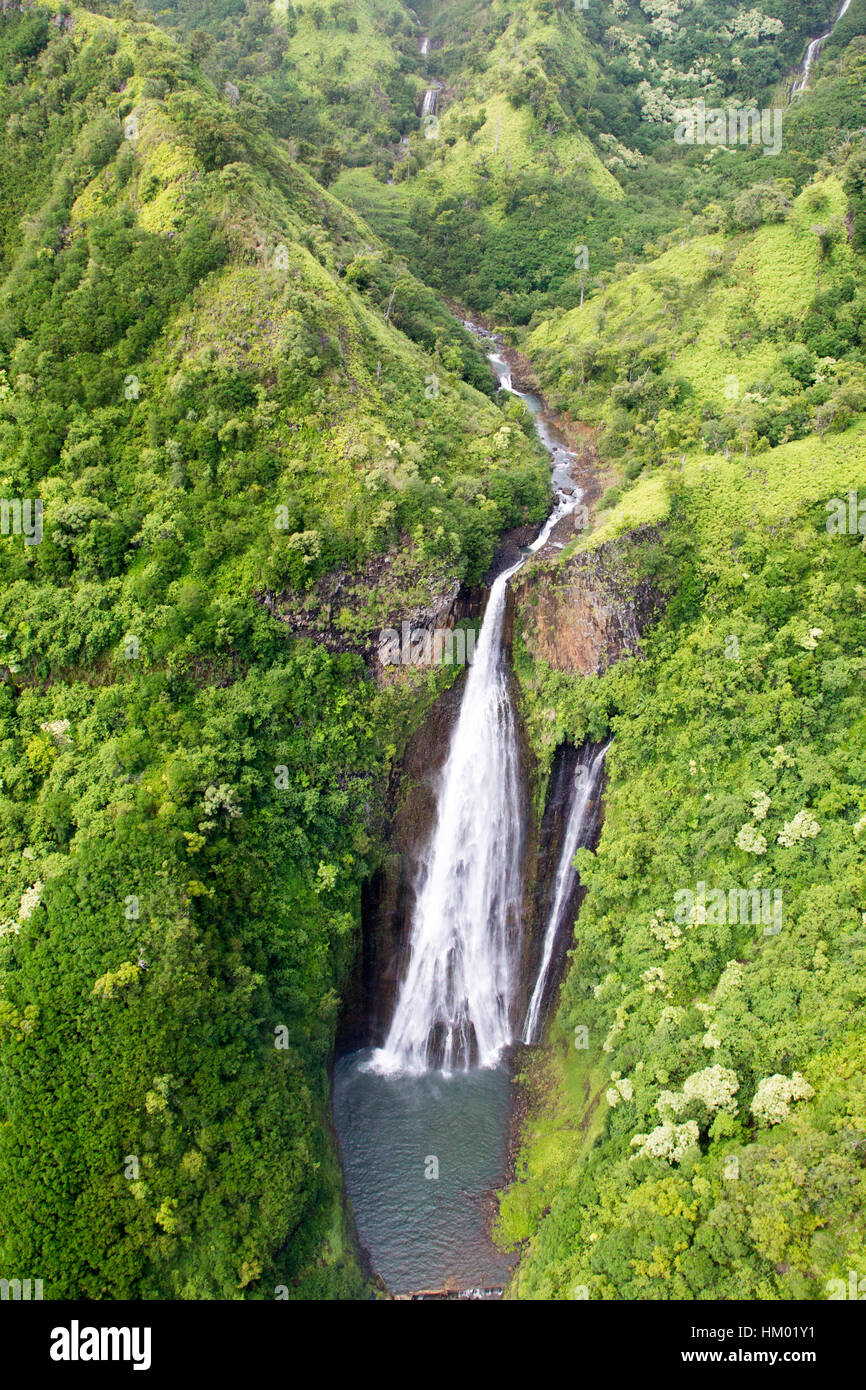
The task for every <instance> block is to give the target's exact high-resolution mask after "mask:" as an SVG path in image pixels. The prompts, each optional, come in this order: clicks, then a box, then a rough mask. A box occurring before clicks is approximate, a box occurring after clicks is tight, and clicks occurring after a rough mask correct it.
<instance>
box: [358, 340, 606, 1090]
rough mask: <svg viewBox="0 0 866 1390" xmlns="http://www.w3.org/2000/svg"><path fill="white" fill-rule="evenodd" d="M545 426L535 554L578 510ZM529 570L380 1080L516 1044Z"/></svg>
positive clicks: (438, 842)
mask: <svg viewBox="0 0 866 1390" xmlns="http://www.w3.org/2000/svg"><path fill="white" fill-rule="evenodd" d="M467 327H469V328H472V329H473V331H475V332H478V330H477V329H475V328H474V325H471V324H467ZM479 336H480V335H479ZM489 341H491V342H492V340H489ZM494 346H495V345H494ZM490 360H491V362H492V363H493V365H494V366H495V368H496V370H497V372H498V375H499V380H500V385H501V387H502V389H504V390H507V391H510V392H512V393H513V394H514V395H519V396H521V398H522V399H523V400H524V401H525V402H526V403H527V404H528V405H529V406H530V408H531V409H532V411H533V414H534V415H536V416H538V414H539V410H538V404H539V403H538V402H536V401H535V400H534V398H533V397H531V396H528V395H524V394H523V393H521V392H517V391H514V388H513V386H512V384H511V375H510V371H509V368H508V365H507V363H506V362H505V361H504V360H503V359H502V358H500V357H499V356H497V354H496V353H495V351H494V352H491V353H490ZM542 425H543V422H542V421H541V420H540V419H537V427H538V428H539V434H540V436H541V438H542V440H543V442H544V443H545V446H546V447H547V448H548V450H549V451H550V453H551V457H552V459H553V462H554V464H555V465H556V467H555V469H554V493H555V506H554V509H553V511H552V513H551V514H550V516H549V517H548V518H547V521H546V522H545V524H544V526H543V527H542V530H541V534H540V535H539V536H538V538H537V540H536V541H535V542H534V544H533V545H532V546H530V547H529V548H528V549H529V550H530V551H534V550H538V549H539V548H540V547H541V546H543V545H544V544H545V543H546V541H547V540H548V538H549V536H550V532H551V531H552V529H553V527H554V526H555V525H556V523H557V522H558V521H559V520H561V518H562V517H563V516H566V515H568V513H569V512H572V511H574V509H575V507H576V506H577V503H578V500H579V494H578V493H576V492H575V491H574V488H573V484H571V479H570V477H569V475H568V469H567V463H566V461H565V460H564V458H563V455H565V456H567V450H564V449H563V447H562V445H561V444H559V443H556V442H554V441H553V439H552V437H551V436H550V434H549V431H548V430H547V429H546V428H543V427H542ZM569 484H571V486H570V488H569ZM523 563H524V560H523V559H521V560H519V561H518V563H517V564H515V565H512V566H511V568H510V569H508V570H506V571H505V572H504V573H503V574H500V575H499V576H498V578H497V579H496V580H495V581H494V583H493V586H492V588H491V591H490V597H489V599H488V601H487V608H486V610H485V613H484V621H483V623H482V627H481V632H480V634H479V638H478V643H477V646H476V650H475V659H474V662H473V664H472V666H471V667H470V669H469V674H468V676H467V679H466V688H465V690H464V692H463V700H462V703H461V706H460V714H459V717H458V720H457V725H456V728H455V730H454V735H453V738H452V741H451V746H450V749H449V752H448V757H447V760H446V763H445V767H444V769H443V772H442V776H441V780H440V785H439V793H438V798H437V816H436V824H435V828H434V831H433V835H432V838H431V841H430V844H429V846H428V848H427V852H426V854H425V856H424V862H423V864H422V869H421V874H420V880H419V883H418V885H417V896H416V904H415V913H414V917H413V920H412V928H411V935H410V954H409V963H408V967H407V970H406V973H405V976H404V979H403V982H402V985H401V987H400V990H399V994H398V998H397V1004H396V1008H395V1011H394V1017H393V1020H392V1022H391V1027H390V1029H389V1031H388V1035H387V1037H386V1039H385V1042H384V1045H383V1046H382V1047H381V1048H379V1049H378V1050H377V1051H376V1052H375V1053H374V1054H373V1056H372V1059H371V1062H370V1066H371V1067H372V1069H374V1070H376V1071H380V1072H386V1073H387V1072H414V1073H420V1072H424V1071H426V1070H428V1069H429V1068H431V1067H439V1068H441V1069H442V1070H443V1071H446V1072H448V1071H453V1070H458V1069H459V1070H466V1069H468V1068H469V1067H470V1066H473V1065H476V1064H477V1065H480V1066H482V1067H485V1066H492V1065H494V1064H495V1062H496V1061H497V1059H498V1058H499V1056H500V1054H501V1053H502V1051H503V1049H504V1048H505V1047H507V1046H508V1044H509V1043H511V1042H512V1041H513V1040H514V1023H515V1020H514V1010H515V1005H516V1000H515V985H516V978H515V977H516V968H515V965H516V961H517V960H518V958H519V954H520V937H521V921H520V905H521V880H520V861H521V849H522V817H521V810H520V789H519V785H518V753H517V736H516V731H515V723H514V714H513V711H512V708H511V698H510V692H509V688H508V671H507V667H506V663H505V656H504V652H503V627H504V620H505V607H506V599H507V586H508V581H509V579H510V578H511V577H512V575H514V574H515V573H516V572H517V570H519V569H520V568H521V566H522V565H523Z"/></svg>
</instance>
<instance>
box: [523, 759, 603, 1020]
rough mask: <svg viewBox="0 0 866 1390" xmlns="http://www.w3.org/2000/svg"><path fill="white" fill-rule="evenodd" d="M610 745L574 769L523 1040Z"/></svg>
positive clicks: (537, 1012)
mask: <svg viewBox="0 0 866 1390" xmlns="http://www.w3.org/2000/svg"><path fill="white" fill-rule="evenodd" d="M609 747H610V740H609V739H608V742H607V743H605V744H604V746H603V747H602V748H600V749H599V750H598V752H597V753H596V754H595V755H594V757H593V759H592V761H591V762H590V763H589V765H588V766H585V765H583V764H581V765H580V766H578V768H577V769H576V771H575V778H574V789H573V793H572V802H571V810H570V811H569V814H568V822H567V824H566V827H565V834H564V836H563V839H562V849H561V851H560V855H559V864H558V865H557V869H556V880H555V883H554V890H553V902H552V904H551V908H550V914H549V916H548V919H547V926H546V928H545V932H544V945H543V947H542V952H541V965H540V966H539V970H538V978H537V979H536V982H535V989H534V990H533V992H532V998H531V1000H530V1001H529V1008H528V1010H527V1012H526V1021H525V1023H524V1025H523V1041H524V1042H525V1043H534V1042H536V1041H537V1039H538V1027H539V1023H540V1020H541V1008H542V1004H543V1002H544V996H545V991H546V988H547V982H548V977H549V975H550V966H551V962H552V960H553V951H554V946H555V945H556V938H557V936H558V934H559V929H560V926H561V924H562V916H563V912H564V910H565V907H566V905H567V903H568V901H569V899H570V897H571V894H572V892H573V890H574V885H575V882H576V880H577V870H576V869H575V868H574V867H573V865H572V860H573V859H574V856H575V854H576V852H577V850H578V849H581V848H582V847H583V846H584V845H586V843H587V841H588V840H589V839H590V837H591V835H592V831H593V829H594V826H595V816H594V814H593V802H594V800H595V795H596V792H597V790H598V785H599V782H600V781H601V772H602V767H603V765H604V759H605V756H606V754H607V750H608V748H609Z"/></svg>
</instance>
